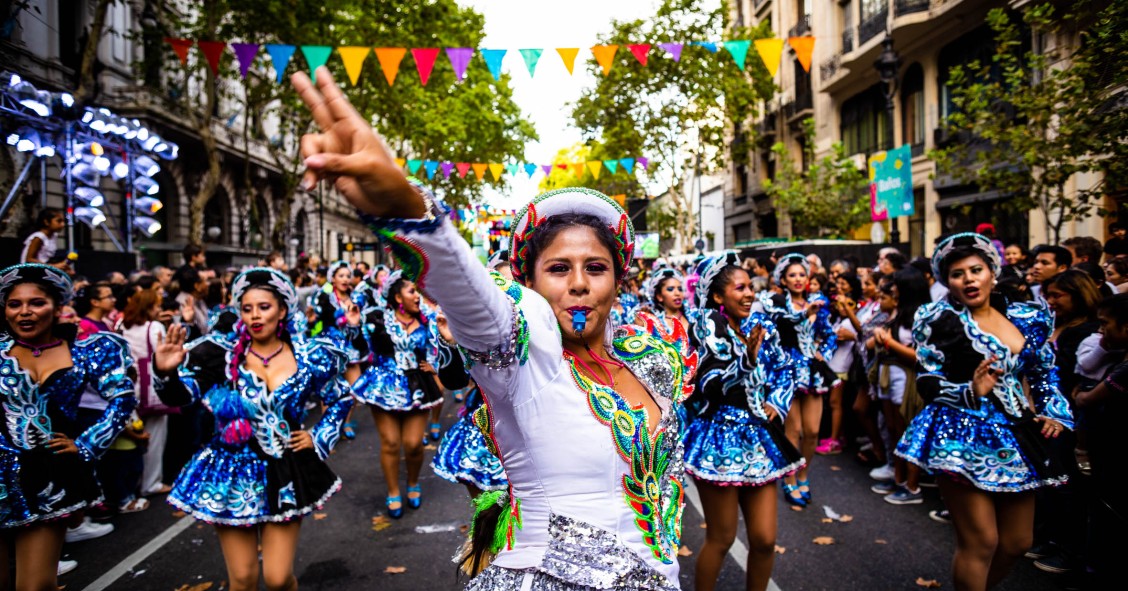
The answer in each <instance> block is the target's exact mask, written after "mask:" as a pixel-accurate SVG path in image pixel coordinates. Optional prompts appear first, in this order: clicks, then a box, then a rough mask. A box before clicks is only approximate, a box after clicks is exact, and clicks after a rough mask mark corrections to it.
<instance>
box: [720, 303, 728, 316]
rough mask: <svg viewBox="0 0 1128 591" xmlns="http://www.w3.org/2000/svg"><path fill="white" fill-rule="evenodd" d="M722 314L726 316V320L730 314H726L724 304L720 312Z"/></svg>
mask: <svg viewBox="0 0 1128 591" xmlns="http://www.w3.org/2000/svg"><path fill="white" fill-rule="evenodd" d="M720 312H721V316H724V317H725V318H728V314H725V305H724V304H721V310H720Z"/></svg>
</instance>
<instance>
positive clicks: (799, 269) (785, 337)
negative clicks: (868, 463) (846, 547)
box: [759, 253, 838, 507]
mask: <svg viewBox="0 0 1128 591" xmlns="http://www.w3.org/2000/svg"><path fill="white" fill-rule="evenodd" d="M772 278H773V279H774V280H775V282H776V283H777V284H778V285H779V286H780V287H781V288H782V289H783V293H782V294H776V293H772V292H770V291H765V292H763V293H761V294H760V299H759V303H760V306H762V308H763V311H764V313H765V314H766V315H767V316H768V318H770V319H771V320H772V322H774V323H775V325H776V329H777V330H778V331H779V340H780V345H781V346H782V347H783V350H784V353H786V354H787V356H788V361H787V365H788V367H790V369H791V372H792V376H791V378H792V380H793V381H794V384H795V393H796V396H795V398H794V399H793V400H792V402H791V404H792V406H793V407H794V408H792V409H791V412H789V413H788V414H787V420H786V421H785V422H784V429H785V431H786V432H787V438H788V439H790V440H791V443H792V445H794V446H795V447H796V448H798V449H799V450H800V451H801V452H802V453H803V459H805V460H806V464H805V465H804V466H803V467H802V468H800V469H799V471H798V472H797V473H796V474H793V475H789V476H787V477H786V478H785V479H784V483H783V488H784V491H785V492H786V493H787V496H785V497H784V498H785V500H787V502H788V503H790V504H792V505H794V506H797V507H806V506H807V503H809V502H810V501H811V488H810V480H809V478H808V476H807V470H809V469H810V467H811V460H812V459H813V458H814V457H815V446H816V445H818V439H819V424H820V422H821V421H822V407H823V400H822V395H823V394H826V393H827V392H829V391H830V388H831V387H833V386H834V384H835V383H837V382H838V376H837V375H835V374H834V371H832V370H831V369H830V364H829V363H828V362H827V360H828V359H830V357H831V355H833V354H834V350H835V349H836V348H837V347H838V337H837V335H835V334H834V329H833V327H831V325H830V311H829V310H827V309H826V303H827V300H826V298H825V297H821V295H818V296H814V297H811V296H808V294H807V290H808V287H809V283H810V266H809V263H807V259H806V258H805V257H804V256H803V255H801V254H797V253H791V254H787V255H784V256H783V257H781V258H780V259H779V262H778V263H777V264H776V268H775V272H774V273H773V274H772Z"/></svg>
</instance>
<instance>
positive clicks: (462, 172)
mask: <svg viewBox="0 0 1128 591" xmlns="http://www.w3.org/2000/svg"><path fill="white" fill-rule="evenodd" d="M454 166H455V168H457V169H458V178H460V179H464V178H466V173H468V172H470V163H469V162H459V163H457V164H455V165H454Z"/></svg>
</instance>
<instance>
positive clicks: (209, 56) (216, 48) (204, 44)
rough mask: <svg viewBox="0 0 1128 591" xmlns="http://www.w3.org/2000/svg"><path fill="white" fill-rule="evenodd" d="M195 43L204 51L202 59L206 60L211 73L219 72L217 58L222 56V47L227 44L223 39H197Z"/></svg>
mask: <svg viewBox="0 0 1128 591" xmlns="http://www.w3.org/2000/svg"><path fill="white" fill-rule="evenodd" d="M196 44H197V45H199V46H200V51H202V52H204V59H206V60H208V67H210V68H211V71H212V75H213V76H215V75H217V74H219V58H220V57H222V56H223V49H224V48H225V47H227V44H226V43H224V42H223V41H197V42H196Z"/></svg>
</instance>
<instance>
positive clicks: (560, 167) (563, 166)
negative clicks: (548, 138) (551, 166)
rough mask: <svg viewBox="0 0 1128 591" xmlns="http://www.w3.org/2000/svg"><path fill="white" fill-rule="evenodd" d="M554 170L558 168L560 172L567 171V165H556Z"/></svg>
mask: <svg viewBox="0 0 1128 591" xmlns="http://www.w3.org/2000/svg"><path fill="white" fill-rule="evenodd" d="M556 168H559V169H560V170H568V165H567V164H557V165H556Z"/></svg>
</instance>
